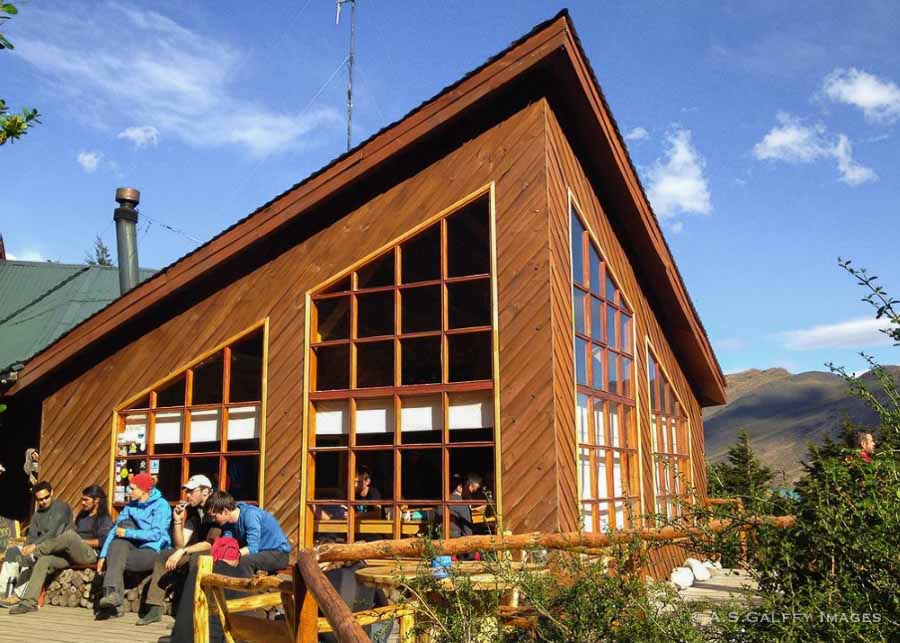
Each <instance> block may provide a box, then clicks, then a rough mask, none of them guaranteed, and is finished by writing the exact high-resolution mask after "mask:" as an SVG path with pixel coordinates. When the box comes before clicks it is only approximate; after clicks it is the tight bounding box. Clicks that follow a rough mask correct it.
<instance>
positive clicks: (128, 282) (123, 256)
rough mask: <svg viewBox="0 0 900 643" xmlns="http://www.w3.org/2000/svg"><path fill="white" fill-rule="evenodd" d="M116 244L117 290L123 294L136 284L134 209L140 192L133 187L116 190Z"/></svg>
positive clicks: (136, 262) (136, 217) (114, 218)
mask: <svg viewBox="0 0 900 643" xmlns="http://www.w3.org/2000/svg"><path fill="white" fill-rule="evenodd" d="M116 201H117V202H118V203H119V207H118V208H116V210H115V214H114V215H113V220H114V221H115V222H116V246H117V250H118V254H119V290H120V292H121V294H123V295H124V294H125V293H126V292H128V291H129V290H131V289H132V288H134V287H135V286H137V284H138V253H137V220H138V212H137V210H136V209H135V208H136V207H137V204H138V203H140V202H141V193H140V192H138V191H137V190H136V189H135V188H119V189H118V190H116Z"/></svg>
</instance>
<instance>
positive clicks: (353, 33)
mask: <svg viewBox="0 0 900 643" xmlns="http://www.w3.org/2000/svg"><path fill="white" fill-rule="evenodd" d="M335 1H336V2H337V17H336V18H335V24H338V25H339V24H341V5H343V4H347V3H349V4H350V53H349V54H348V55H347V151H348V152H349V151H350V147H351V144H352V132H353V59H354V58H355V57H356V0H335Z"/></svg>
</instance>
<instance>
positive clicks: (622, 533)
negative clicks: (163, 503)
mask: <svg viewBox="0 0 900 643" xmlns="http://www.w3.org/2000/svg"><path fill="white" fill-rule="evenodd" d="M793 524H794V517H793V516H765V517H761V518H747V519H745V520H742V521H732V520H711V521H710V522H709V523H708V524H707V526H706V529H703V528H700V527H692V528H688V529H676V528H674V527H661V528H653V529H641V530H632V529H625V530H619V531H614V532H612V533H609V534H604V533H581V532H569V533H555V534H543V533H540V532H535V533H530V534H518V535H513V536H499V535H490V536H465V537H463V538H454V539H452V540H436V541H431V543H430V547H429V549H428V551H430V552H433V553H434V554H442V555H448V556H453V555H458V554H466V553H470V552H474V551H505V550H515V549H570V550H571V549H575V550H578V549H602V548H604V547H609V546H610V545H613V544H615V543H623V542H628V541H630V540H631V539H633V538H634V537H635V535H637V536H638V537H639V538H640V539H641V540H643V541H647V542H662V541H669V540H675V539H678V538H687V537H690V536H702V535H704V534H705V533H707V530H708V531H712V532H713V533H718V532H722V531H725V530H727V529H729V528H742V529H743V528H748V529H749V528H753V527H754V526H758V525H770V526H774V527H777V528H780V529H785V528H788V527H791V526H793ZM425 551H426V543H425V541H424V540H422V539H402V540H380V541H377V540H376V541H373V542H360V543H355V544H352V545H343V544H328V545H320V546H319V547H318V548H317V551H316V557H317V560H318V561H319V562H320V563H322V562H337V561H345V562H349V561H357V560H365V559H367V558H420V557H422V556H423V555H424V554H425ZM303 553H304V554H306V552H303Z"/></svg>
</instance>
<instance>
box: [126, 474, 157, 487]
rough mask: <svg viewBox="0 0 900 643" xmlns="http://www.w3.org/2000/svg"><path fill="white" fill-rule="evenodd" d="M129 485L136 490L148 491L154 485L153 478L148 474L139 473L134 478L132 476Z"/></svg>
mask: <svg viewBox="0 0 900 643" xmlns="http://www.w3.org/2000/svg"><path fill="white" fill-rule="evenodd" d="M131 484H132V485H133V486H135V487H137V488H138V489H143V490H144V491H150V490H151V489H152V488H153V485H154V484H155V483H154V482H153V476H151V475H150V474H149V473H139V474H137V475H136V476H132V478H131Z"/></svg>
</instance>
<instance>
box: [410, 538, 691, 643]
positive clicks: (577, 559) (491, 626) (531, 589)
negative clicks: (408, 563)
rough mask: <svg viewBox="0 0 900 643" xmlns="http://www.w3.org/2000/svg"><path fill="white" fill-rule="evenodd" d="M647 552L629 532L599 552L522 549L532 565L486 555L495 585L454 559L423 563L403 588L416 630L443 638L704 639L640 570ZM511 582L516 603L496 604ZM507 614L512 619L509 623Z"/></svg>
mask: <svg viewBox="0 0 900 643" xmlns="http://www.w3.org/2000/svg"><path fill="white" fill-rule="evenodd" d="M646 555H647V548H646V547H645V546H644V545H642V544H641V543H640V541H638V540H635V541H631V542H628V543H625V544H620V545H615V546H613V547H610V548H608V550H605V551H604V553H603V555H602V556H598V555H593V556H586V555H584V554H580V553H574V552H553V553H551V554H549V555H548V554H547V553H546V552H527V554H526V557H527V558H528V559H529V560H531V561H533V562H539V563H540V564H538V565H526V566H522V565H518V564H515V563H513V562H511V561H510V560H509V559H507V558H504V557H495V556H492V557H489V559H488V560H486V561H483V566H484V571H485V573H488V574H491V575H492V576H494V577H495V578H497V579H498V587H499V588H498V590H496V591H486V590H485V589H484V588H483V587H481V588H479V587H477V586H476V583H477V582H479V580H480V579H479V577H478V576H474V577H473V576H471V575H468V574H466V573H461V572H460V571H459V569H458V567H456V566H453V567H451V568H450V569H449V570H448V571H449V576H448V577H447V578H446V579H443V580H439V579H436V578H435V577H434V576H433V575H432V574H431V571H430V569H429V568H428V567H427V565H426V564H423V566H422V568H421V573H419V574H418V575H417V576H416V578H415V579H413V580H411V581H410V582H409V583H408V584H406V586H405V587H404V589H405V590H406V593H407V596H408V597H409V598H410V600H412V601H415V603H416V605H417V616H416V618H417V632H418V633H428V634H430V635H431V637H432V638H433V640H435V641H438V642H442V643H460V642H476V641H479V642H480V641H503V642H508V643H512V642H519V641H534V640H537V641H584V642H587V643H590V642H600V641H635V642H638V641H640V642H644V641H651V640H662V641H702V640H703V637H702V634H701V631H700V630H699V629H698V628H697V627H696V625H695V624H694V622H693V620H692V613H691V610H690V609H688V608H687V607H686V606H685V605H684V603H682V602H681V601H680V599H678V598H677V595H676V593H675V590H674V589H673V588H672V587H671V586H670V585H668V584H666V583H653V582H650V581H648V579H645V578H643V576H642V573H641V570H642V568H643V566H644V564H645V563H646V562H647V561H646ZM482 579H483V577H482ZM482 582H483V581H482ZM513 588H514V589H515V591H517V592H518V594H519V602H520V604H521V605H522V607H521V609H519V610H516V611H515V612H514V613H512V614H511V613H510V612H509V611H508V610H507V611H504V610H503V608H501V604H502V603H503V597H504V595H505V594H507V593H508V592H509V591H511V589H513ZM510 618H514V619H517V621H518V622H516V623H515V625H514V626H513V625H511V621H510ZM526 624H527V626H526Z"/></svg>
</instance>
